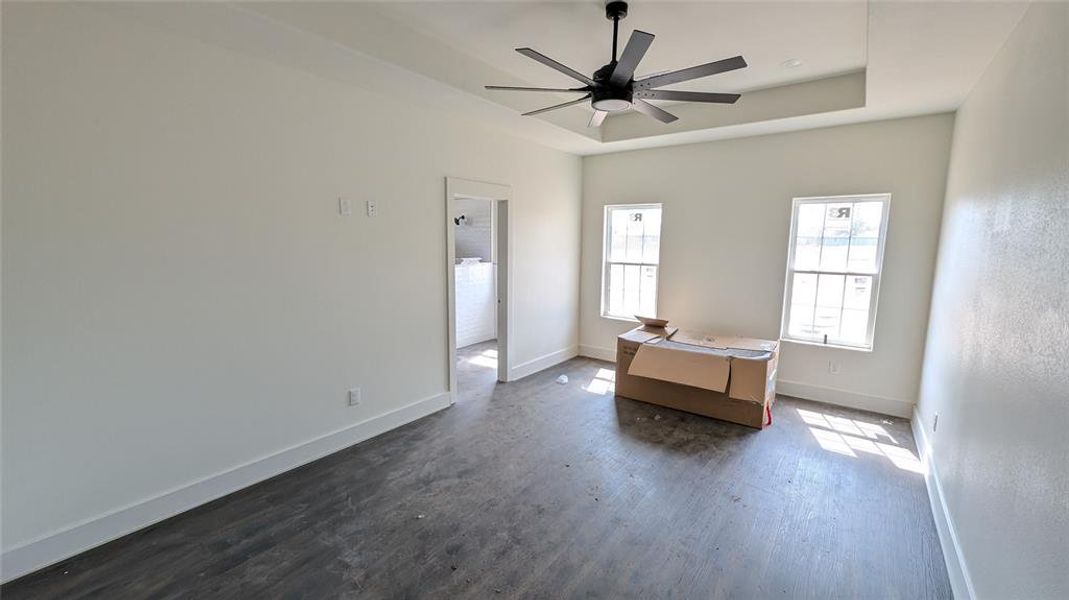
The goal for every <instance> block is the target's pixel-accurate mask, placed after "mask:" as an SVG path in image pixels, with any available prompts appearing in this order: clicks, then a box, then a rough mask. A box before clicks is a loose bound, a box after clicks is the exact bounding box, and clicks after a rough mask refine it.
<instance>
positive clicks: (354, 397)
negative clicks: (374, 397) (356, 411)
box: [349, 388, 363, 406]
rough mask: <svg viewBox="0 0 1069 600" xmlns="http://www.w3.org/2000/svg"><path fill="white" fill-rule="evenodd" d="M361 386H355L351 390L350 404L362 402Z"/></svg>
mask: <svg viewBox="0 0 1069 600" xmlns="http://www.w3.org/2000/svg"><path fill="white" fill-rule="evenodd" d="M362 395H363V394H362V393H361V392H360V388H353V389H351V390H349V406H356V405H357V404H360V400H361V399H362V398H361V396H362Z"/></svg>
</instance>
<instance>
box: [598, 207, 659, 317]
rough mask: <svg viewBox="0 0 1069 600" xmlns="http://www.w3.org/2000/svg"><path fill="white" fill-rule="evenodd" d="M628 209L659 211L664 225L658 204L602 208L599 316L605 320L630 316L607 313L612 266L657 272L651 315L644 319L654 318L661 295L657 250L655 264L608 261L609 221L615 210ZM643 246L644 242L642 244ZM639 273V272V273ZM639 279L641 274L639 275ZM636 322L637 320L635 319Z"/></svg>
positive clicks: (610, 240) (609, 245)
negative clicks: (651, 268)
mask: <svg viewBox="0 0 1069 600" xmlns="http://www.w3.org/2000/svg"><path fill="white" fill-rule="evenodd" d="M628 209H632V210H633V209H648V210H658V211H661V225H664V205H663V204H661V203H660V202H654V203H644V204H606V205H605V206H604V208H603V211H604V213H603V215H602V225H601V316H602V317H603V318H606V319H619V320H630V315H614V314H610V313H609V312H608V306H609V271H610V269H611V268H612V265H619V264H624V265H635V266H639V267H654V268H655V269H656V271H657V281H656V282H655V283H654V285H655V286H656V287H655V288H654V290H653V314H652V315H642V316H644V317H656V316H657V303H658V300H659V299H660V293H661V261H660V251H659V250H658V253H657V256H658V259H657V262H656V263H629V262H626V261H613V262H610V261H609V254H610V253H611V251H612V239H611V238H610V236H609V232H610V229H611V227H610V221H611V217H610V215H611V214H612V212H613V211H615V210H628ZM662 229H663V227H660V226H659V227H658V228H657V240H658V241H657V244H658V246H660V239H661V237H660V236H661V230H662ZM643 244H645V242H643ZM640 273H641V272H640ZM640 277H641V274H640ZM635 321H636V322H637V321H638V320H637V319H635Z"/></svg>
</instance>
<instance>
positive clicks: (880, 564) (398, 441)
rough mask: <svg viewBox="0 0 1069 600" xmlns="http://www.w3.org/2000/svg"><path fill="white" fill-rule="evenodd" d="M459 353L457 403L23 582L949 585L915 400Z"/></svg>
mask: <svg viewBox="0 0 1069 600" xmlns="http://www.w3.org/2000/svg"><path fill="white" fill-rule="evenodd" d="M460 355H461V360H462V365H461V369H460V378H461V387H462V389H463V394H462V398H461V400H460V401H459V402H458V403H457V404H456V405H455V406H453V407H452V408H450V409H448V410H446V411H443V412H440V413H438V414H435V415H432V416H430V417H428V418H425V419H423V420H421V421H419V422H416V423H412V424H410V425H408V426H405V427H402V428H400V429H398V430H395V431H392V432H390V433H388V434H386V435H383V436H380V437H378V438H376V439H374V440H370V441H368V442H365V443H363V444H360V445H358V446H354V447H352V448H349V449H347V450H344V451H342V452H339V453H337V454H334V455H332V456H329V457H327V458H325V459H322V460H320V461H318V462H315V463H313V464H311V465H308V466H306V467H303V468H300V469H297V470H295V471H291V472H289V473H286V474H284V475H281V476H279V477H276V478H275V479H272V480H270V481H267V482H265V483H262V484H260V485H257V486H254V487H251V488H248V489H246V490H243V491H241V492H238V493H236V494H233V495H231V496H228V497H226V498H223V499H221V500H218V501H216V502H213V503H211V504H208V505H205V506H202V507H200V508H198V509H196V510H193V511H190V512H188V513H185V514H183V515H179V516H178V517H175V518H173V519H170V520H168V521H166V522H164V523H161V524H158V525H156V526H153V527H150V528H148V529H146V530H143V531H141V532H138V533H136V534H133V535H130V536H127V537H126V538H123V539H121V540H118V541H116V542H113V543H110V544H107V545H105V546H103V547H100V548H97V549H95V550H93V551H90V552H87V553H85V554H83V555H80V556H78V557H75V558H73V559H70V560H67V561H65V562H63V563H61V564H58V565H56V566H54V567H51V568H49V569H46V570H44V571H41V572H38V573H36V574H32V575H29V576H27V577H23V578H22V579H20V580H17V581H15V582H12V583H10V584H8V585H6V586H4V587H3V589H2V590H0V592H2V595H3V598H4V600H16V599H18V598H88V597H94V598H109V599H112V598H337V597H345V598H350V597H352V598H356V597H360V598H457V597H467V598H487V597H512V598H611V599H617V598H745V599H750V598H864V599H875V598H903V599H911V600H912V599H916V598H950V597H951V592H950V587H949V583H948V580H947V575H946V571H945V569H944V566H943V558H942V554H941V552H940V549H939V544H938V541H937V538H936V532H935V528H934V525H933V522H932V517H931V514H930V512H929V508H928V500H927V497H926V495H925V490H924V483H923V478H922V476H921V475H919V474H918V473H916V472H915V469H916V467H917V465H916V462H915V458H914V456H915V448H914V443H913V439H912V436H911V434H910V431H909V424H908V423H907V422H906V421H903V420H899V419H890V418H885V417H882V416H879V415H874V414H869V413H862V412H857V411H851V410H845V409H840V408H834V407H830V406H826V405H822V404H816V403H812V402H805V401H801V400H794V399H790V398H781V399H780V401H779V403H778V404H777V405H776V407H775V409H774V417H775V424H774V425H773V426H772V427H771V428H770V429H766V430H765V431H762V432H757V431H755V430H751V429H747V428H745V427H741V426H736V425H731V424H728V423H722V422H718V421H713V420H709V419H705V418H701V417H696V416H691V415H686V414H683V413H678V412H674V411H671V410H668V409H664V408H659V407H655V406H651V405H647V404H642V403H639V402H633V401H630V400H625V399H622V398H614V397H613V396H612V393H611V390H608V389H607V388H609V386H610V385H611V383H610V381H609V380H610V377H609V374H610V373H611V369H612V365H610V364H607V363H603V362H598V361H594V360H588V359H575V360H572V361H570V362H568V363H565V364H563V365H561V366H559V367H556V368H553V369H550V370H548V371H546V372H543V373H540V374H537V375H533V376H531V377H528V378H526V379H524V380H522V381H519V382H515V383H511V384H496V383H495V382H494V374H495V373H494V370H493V367H492V364H493V357H492V355H493V350H492V346H488V345H480V346H475V347H472V348H469V349H466V350H464V351H462V352H461V353H460ZM562 373H566V374H567V375H568V376H569V378H570V382H569V383H567V384H565V385H560V384H557V383H555V382H554V379H555V378H556V377H557V376H558V375H559V374H562ZM599 392H604V393H599Z"/></svg>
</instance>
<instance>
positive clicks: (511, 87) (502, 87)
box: [483, 85, 590, 94]
mask: <svg viewBox="0 0 1069 600" xmlns="http://www.w3.org/2000/svg"><path fill="white" fill-rule="evenodd" d="M483 87H485V88H486V89H488V90H506V91H511V92H579V93H581V94H585V93H588V92H589V91H590V88H544V87H518V86H514V85H486V86H483Z"/></svg>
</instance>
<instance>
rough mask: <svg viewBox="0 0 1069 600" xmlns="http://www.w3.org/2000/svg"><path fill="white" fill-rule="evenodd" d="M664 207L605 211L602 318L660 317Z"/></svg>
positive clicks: (627, 206) (629, 206) (634, 206)
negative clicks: (660, 264) (659, 269)
mask: <svg viewBox="0 0 1069 600" xmlns="http://www.w3.org/2000/svg"><path fill="white" fill-rule="evenodd" d="M660 254H661V205H660V204H621V205H612V206H606V207H605V248H604V255H603V256H604V259H603V261H602V266H603V272H602V284H601V288H602V289H601V314H602V316H605V317H615V318H621V319H634V317H635V315H641V316H644V317H655V316H657V267H658V263H659V262H660Z"/></svg>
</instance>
